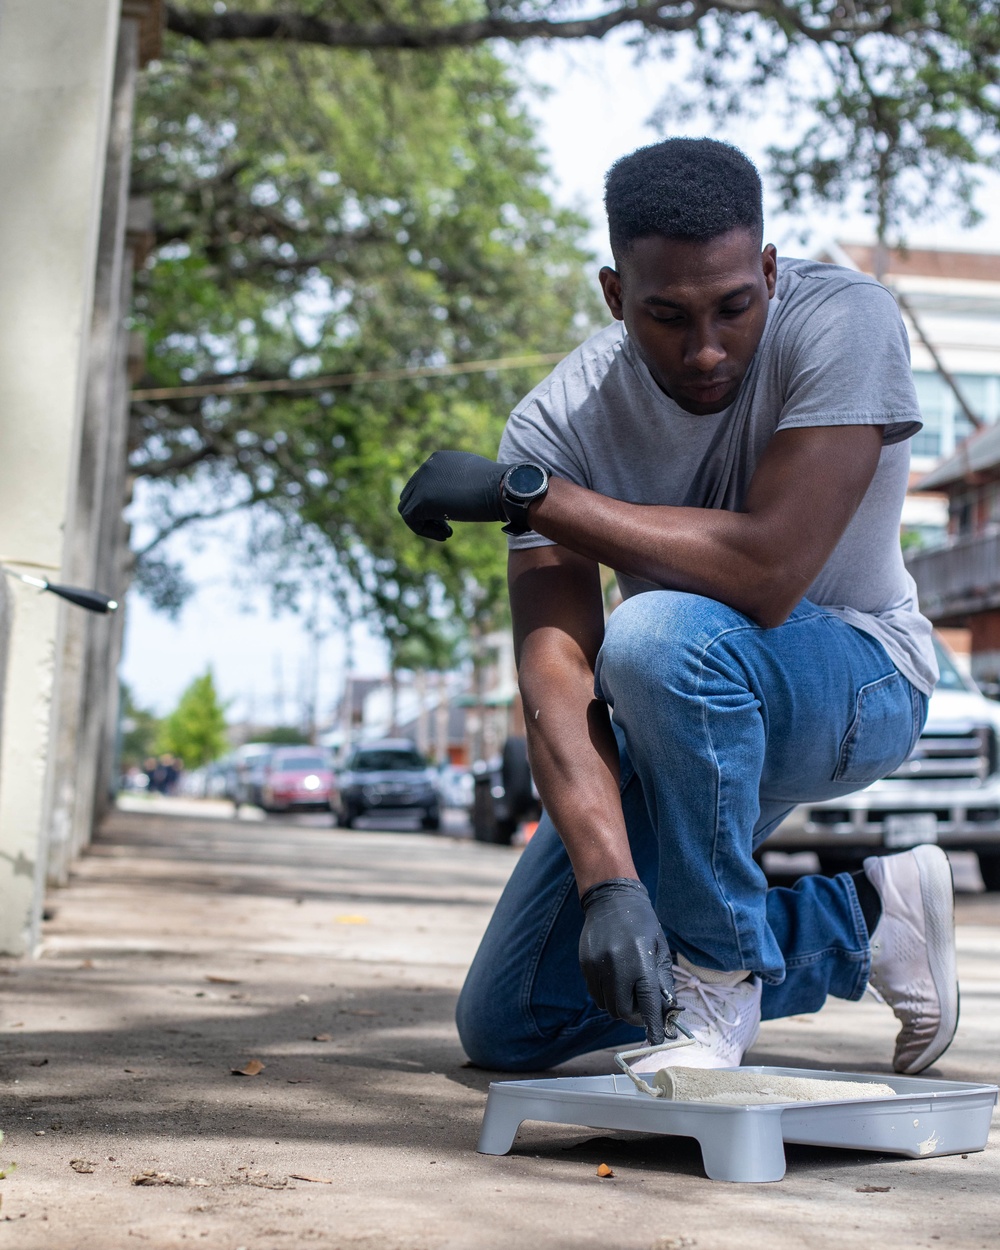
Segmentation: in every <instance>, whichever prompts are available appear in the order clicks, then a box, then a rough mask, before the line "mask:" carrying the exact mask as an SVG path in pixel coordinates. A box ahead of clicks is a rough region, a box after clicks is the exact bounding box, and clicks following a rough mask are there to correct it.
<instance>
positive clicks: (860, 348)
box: [777, 282, 923, 443]
mask: <svg viewBox="0 0 1000 1250" xmlns="http://www.w3.org/2000/svg"><path fill="white" fill-rule="evenodd" d="M782 372H783V374H784V379H783V381H784V387H783V389H784V394H785V403H784V405H783V407H782V409H781V415H780V417H779V420H778V425H777V428H778V429H779V430H789V429H799V428H802V427H805V426H814V425H881V426H884V427H885V429H884V434H883V441H884V442H886V443H899V442H902V441H903V440H904V439H907V438H911V437H912V436H913V435H914V434H916V433H917V431H918V430H919V429H920V428H921V426H922V424H923V422H922V419H921V416H920V407H919V405H918V403H917V395H916V391H915V389H914V385H913V375H912V373H911V372H910V344H909V340H908V338H907V335H906V327H905V326H904V325H903V319H902V317H901V316H900V313H899V309H898V308H897V306H896V301H895V300H894V299H893V298H892V295H891V294H890V292H889V291H887V290H886V289H885V287H883V286H879V285H878V284H876V283H874V282H871V283H852V284H851V285H848V286H845V287H843V288H842V289H841V290H839V291H837V292H835V293H834V294H832V295H830V296H829V297H828V298H827V299H826V300H824V301H823V303H821V304H820V305H819V306H818V307H817V308H816V309H815V310H814V311H813V313H812V314H811V315H810V316H808V317H806V318H805V319H804V320H803V322H802V324H801V326H800V327H799V330H798V333H797V335H796V337H795V340H794V342H790V343H789V344H787V356H786V358H785V360H783V361H782Z"/></svg>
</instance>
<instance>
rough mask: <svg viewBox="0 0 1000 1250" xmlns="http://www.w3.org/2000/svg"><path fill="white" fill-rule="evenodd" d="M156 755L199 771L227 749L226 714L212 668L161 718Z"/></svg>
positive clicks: (190, 686)
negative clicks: (163, 754)
mask: <svg viewBox="0 0 1000 1250" xmlns="http://www.w3.org/2000/svg"><path fill="white" fill-rule="evenodd" d="M156 746H157V751H164V752H168V753H169V754H170V755H177V756H179V757H180V758H181V759H182V760H183V761H184V766H185V768H201V767H203V766H204V765H205V764H210V763H211V762H212V760H215V759H218V758H219V756H220V755H221V754H222V753H223V752H224V751H225V749H226V710H225V706H224V704H222V703H221V702H220V700H219V696H218V693H217V691H216V689H215V679H214V677H213V676H212V670H211V668H209V669H206V670H205V672H204V673H203V674H202V675H201V677H196V678H195V679H194V681H192V682H191V684H190V685H189V686H188V687H187V689H186V690H185V691H184V693H183V694H182V695H181V697H180V701H179V702H178V704H177V706H176V707H175V708H174V710H173V711H172V712H171V713H170V714H169V715H168V716H165V717H164V718H163V721H162V722H161V724H160V732H159V736H158V738H157V743H156Z"/></svg>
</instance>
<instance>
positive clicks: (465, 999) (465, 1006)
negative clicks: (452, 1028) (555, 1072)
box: [455, 977, 547, 1072]
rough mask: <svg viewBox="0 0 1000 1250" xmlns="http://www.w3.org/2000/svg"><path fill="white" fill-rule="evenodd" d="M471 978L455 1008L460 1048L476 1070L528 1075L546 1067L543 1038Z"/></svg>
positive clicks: (518, 1014)
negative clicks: (533, 1032) (524, 1073)
mask: <svg viewBox="0 0 1000 1250" xmlns="http://www.w3.org/2000/svg"><path fill="white" fill-rule="evenodd" d="M484 989H485V987H481V986H479V985H477V984H476V983H475V982H474V981H473V979H472V978H471V977H470V978H469V980H467V981H466V983H465V985H464V986H463V987H462V992H461V994H460V995H459V997H458V1005H457V1007H456V1008H455V1024H456V1025H457V1027H458V1037H459V1040H460V1041H461V1043H462V1049H463V1050H464V1051H465V1053H466V1054H467V1055H468V1057H469V1058H470V1059H471V1060H472V1062H473V1063H474V1064H475V1065H476V1066H477V1067H479V1068H488V1069H491V1070H492V1071H496V1072H531V1071H537V1070H539V1069H540V1068H543V1067H545V1066H546V1065H545V1062H544V1054H543V1052H544V1051H545V1050H546V1049H547V1047H546V1044H545V1042H544V1039H541V1038H538V1037H537V1036H534V1035H533V1034H532V1031H531V1030H529V1029H527V1028H526V1027H525V1021H524V1019H523V1017H522V1015H521V1013H520V1012H516V1011H512V1010H510V1009H506V1010H505V1005H504V1004H503V1002H502V1000H500V998H499V996H497V995H494V994H490V993H488V992H483V990H484Z"/></svg>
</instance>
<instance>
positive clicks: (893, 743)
mask: <svg viewBox="0 0 1000 1250" xmlns="http://www.w3.org/2000/svg"><path fill="white" fill-rule="evenodd" d="M918 732H919V730H918ZM914 736H915V735H914V707H913V699H912V695H911V687H910V683H909V682H908V681H907V680H906V678H905V677H903V676H902V674H901V673H889V674H888V676H886V677H880V678H879V680H878V681H872V682H869V683H868V685H867V686H862V687H861V689H860V690H859V691H858V699H857V705H856V707H855V711H854V719H853V720H852V721H851V724H850V727H849V729H848V730H847V733H846V734H845V735H844V740H843V742H842V743H841V744H840V757H839V759H838V761H837V771H836V772H835V773H834V775H833V780H834V781H843V782H847V783H850V784H853V785H865V786H866V785H870V784H871V782H873V781H878V779H879V778H880V777H884V776H886V774H887V773H891V772H892V770H893V769H894V768H897V767H898V766H899V765H900V764H901V763H902V762H903V760H904V759H906V757H907V755H908V754H909V752H910V747H911V742H912V739H913V738H914Z"/></svg>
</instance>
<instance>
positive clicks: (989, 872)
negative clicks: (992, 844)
mask: <svg viewBox="0 0 1000 1250" xmlns="http://www.w3.org/2000/svg"><path fill="white" fill-rule="evenodd" d="M979 871H980V872H981V873H982V876H983V885H985V886H986V888H987V890H1000V855H998V854H997V853H996V851H992V852H990V853H989V854H987V853H986V852H985V851H981V852H980V854H979Z"/></svg>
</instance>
